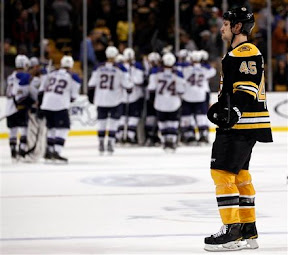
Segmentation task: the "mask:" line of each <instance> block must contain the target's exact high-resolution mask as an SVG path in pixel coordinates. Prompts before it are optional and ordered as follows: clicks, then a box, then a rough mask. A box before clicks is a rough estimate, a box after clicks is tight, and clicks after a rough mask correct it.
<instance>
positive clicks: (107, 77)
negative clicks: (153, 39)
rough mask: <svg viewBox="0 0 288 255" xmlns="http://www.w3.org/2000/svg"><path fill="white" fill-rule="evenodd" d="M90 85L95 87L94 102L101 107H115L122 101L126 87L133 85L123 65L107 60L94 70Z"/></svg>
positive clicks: (129, 87)
mask: <svg viewBox="0 0 288 255" xmlns="http://www.w3.org/2000/svg"><path fill="white" fill-rule="evenodd" d="M88 87H90V88H93V87H95V93H94V99H93V103H94V104H95V105H97V106H100V107H114V106H117V105H119V104H120V103H122V99H123V93H124V91H126V90H125V89H131V88H132V87H133V84H132V82H131V81H130V79H129V74H128V72H127V69H126V68H125V67H124V66H123V65H116V64H113V63H111V62H106V63H104V64H102V65H100V66H98V67H97V69H96V70H95V71H93V73H92V75H91V78H90V80H89V82H88Z"/></svg>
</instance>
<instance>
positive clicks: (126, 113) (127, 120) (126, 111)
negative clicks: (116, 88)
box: [123, 93, 129, 142]
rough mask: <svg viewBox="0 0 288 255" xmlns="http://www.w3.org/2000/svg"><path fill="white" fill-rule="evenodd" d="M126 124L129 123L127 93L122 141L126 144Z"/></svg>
mask: <svg viewBox="0 0 288 255" xmlns="http://www.w3.org/2000/svg"><path fill="white" fill-rule="evenodd" d="M128 122H129V93H127V100H126V104H125V122H124V130H123V132H124V133H123V140H124V141H125V142H126V141H127V138H128Z"/></svg>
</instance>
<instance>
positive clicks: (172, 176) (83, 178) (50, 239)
mask: <svg viewBox="0 0 288 255" xmlns="http://www.w3.org/2000/svg"><path fill="white" fill-rule="evenodd" d="M287 134H288V133H274V143H272V144H261V143H257V144H256V146H255V148H254V151H253V156H252V160H251V163H250V169H251V173H252V177H253V182H254V186H255V189H256V192H257V194H256V209H257V217H258V218H257V227H258V232H259V239H258V243H259V245H260V248H259V249H258V250H253V251H252V250H242V251H235V253H237V254H264V255H265V254H273V255H276V254H287V184H286V177H287V168H288V163H287V161H288V160H287V158H288V156H287V152H288V149H287V144H288V142H287V139H288V138H287ZM213 136H214V134H213V133H212V134H211V141H213V139H214V137H213ZM0 144H1V210H0V213H1V228H0V234H1V237H0V238H1V239H0V245H1V246H0V254H39V255H44V254H99V255H100V254H127V255H128V254H167V255H168V254H205V253H206V254H207V252H206V251H204V250H203V247H204V242H203V239H204V237H205V236H208V235H211V234H214V233H216V232H218V230H219V229H220V227H221V225H222V223H221V221H220V218H219V214H218V210H217V204H216V199H215V195H214V185H213V182H212V180H211V178H210V170H209V165H210V154H211V144H210V145H209V146H205V147H180V148H178V149H177V151H176V153H174V154H172V153H165V152H164V151H163V150H162V149H161V148H160V147H159V148H147V147H137V148H135V147H134V148H132V147H124V148H116V151H115V154H114V155H113V156H109V155H104V156H99V154H98V151H97V138H96V137H93V136H89V137H69V138H68V140H67V143H66V147H65V149H64V151H63V155H64V156H67V157H68V158H69V164H67V165H54V164H47V163H44V162H43V161H42V162H38V163H33V164H31V163H30V164H29V163H16V164H12V163H11V160H10V153H9V147H8V140H7V139H5V140H0ZM217 254H221V253H217ZM225 254H227V253H225Z"/></svg>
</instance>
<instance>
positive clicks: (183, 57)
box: [175, 49, 189, 72]
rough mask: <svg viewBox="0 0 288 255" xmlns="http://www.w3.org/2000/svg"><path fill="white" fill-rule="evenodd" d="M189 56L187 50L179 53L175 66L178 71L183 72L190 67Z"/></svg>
mask: <svg viewBox="0 0 288 255" xmlns="http://www.w3.org/2000/svg"><path fill="white" fill-rule="evenodd" d="M188 54H189V51H188V50H187V49H181V50H179V52H178V53H177V62H176V64H175V66H176V68H177V70H178V71H180V72H182V71H183V68H184V67H186V66H189V63H188V62H187V56H188Z"/></svg>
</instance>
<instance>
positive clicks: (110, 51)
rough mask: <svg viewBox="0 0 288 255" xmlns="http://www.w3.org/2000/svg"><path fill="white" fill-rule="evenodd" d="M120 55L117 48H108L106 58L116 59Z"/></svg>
mask: <svg viewBox="0 0 288 255" xmlns="http://www.w3.org/2000/svg"><path fill="white" fill-rule="evenodd" d="M118 53H119V52H118V49H117V48H116V47H115V46H108V47H107V48H106V50H105V55H106V58H116V56H117V55H118Z"/></svg>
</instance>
